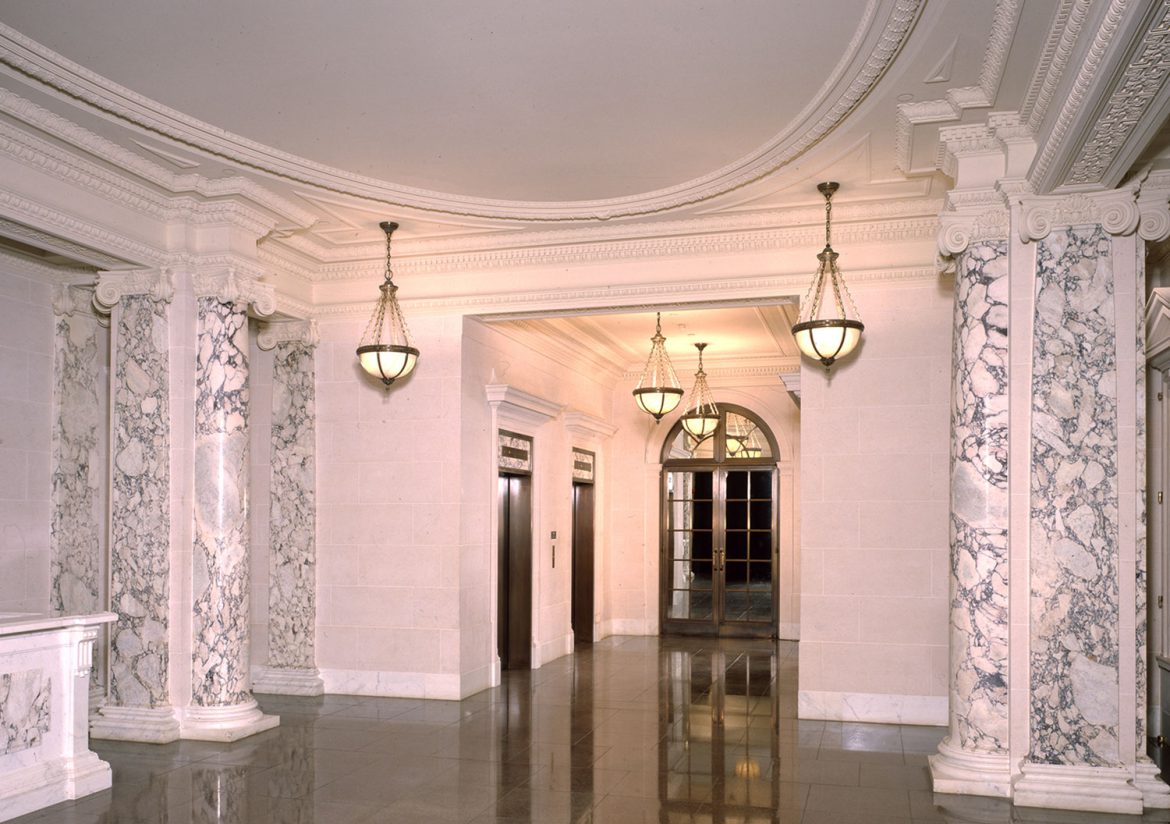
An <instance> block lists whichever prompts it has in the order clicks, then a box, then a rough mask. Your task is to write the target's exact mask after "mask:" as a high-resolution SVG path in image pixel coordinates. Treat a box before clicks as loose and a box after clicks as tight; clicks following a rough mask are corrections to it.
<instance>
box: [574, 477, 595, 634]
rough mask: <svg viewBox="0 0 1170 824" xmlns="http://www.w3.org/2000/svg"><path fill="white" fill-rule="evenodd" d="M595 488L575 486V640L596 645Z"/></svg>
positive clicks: (582, 485) (589, 485)
mask: <svg viewBox="0 0 1170 824" xmlns="http://www.w3.org/2000/svg"><path fill="white" fill-rule="evenodd" d="M593 598H594V595H593V485H592V484H573V610H572V611H573V637H574V638H575V639H576V642H577V643H579V644H581V643H590V644H591V643H593Z"/></svg>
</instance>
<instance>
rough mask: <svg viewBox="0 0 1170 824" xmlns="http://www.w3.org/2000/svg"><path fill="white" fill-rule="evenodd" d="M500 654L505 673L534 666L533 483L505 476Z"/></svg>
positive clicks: (501, 515) (501, 523) (498, 621)
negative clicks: (506, 670) (507, 670)
mask: <svg viewBox="0 0 1170 824" xmlns="http://www.w3.org/2000/svg"><path fill="white" fill-rule="evenodd" d="M497 506H498V508H499V535H498V552H497V555H498V558H499V569H498V575H497V576H496V581H497V592H496V596H497V599H496V603H497V613H496V650H497V651H498V652H499V655H500V666H501V667H502V668H503V669H529V668H530V667H531V666H532V479H531V478H529V477H526V476H521V475H501V476H500V479H499V487H498V494H497Z"/></svg>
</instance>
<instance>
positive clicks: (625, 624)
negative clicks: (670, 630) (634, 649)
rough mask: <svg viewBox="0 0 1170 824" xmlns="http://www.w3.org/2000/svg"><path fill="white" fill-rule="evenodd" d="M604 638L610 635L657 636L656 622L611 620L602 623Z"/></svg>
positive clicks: (635, 619) (624, 619)
mask: <svg viewBox="0 0 1170 824" xmlns="http://www.w3.org/2000/svg"><path fill="white" fill-rule="evenodd" d="M602 626H603V627H604V628H605V630H604V632H605V636H606V637H607V636H610V635H657V634H658V622H657V621H647V620H646V619H644V618H611V619H609V620H608V621H603V622H602Z"/></svg>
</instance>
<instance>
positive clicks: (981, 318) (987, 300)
mask: <svg viewBox="0 0 1170 824" xmlns="http://www.w3.org/2000/svg"><path fill="white" fill-rule="evenodd" d="M1007 254H1008V252H1007V243H1006V242H1004V241H993V242H983V243H974V244H972V245H971V246H970V247H968V249H967V250H966V251H965V252H964V253H963V255H962V256H961V257H960V258H959V261H958V266H957V271H956V274H955V321H954V350H953V357H952V363H953V374H952V384H951V386H952V399H951V400H952V402H951V533H950V537H951V619H950V624H951V644H950V650H951V651H950V656H951V727H952V734H953V735H957V736H958V739H959V740H958V741H957V742H956V743H957V744H958V745H959V746H961V747H962V749H964V750H970V751H976V752H985V753H1006V752H1007V747H1008V540H1007V528H1008V479H1007V469H1008V337H1007V334H1008V330H1007V326H1008V306H1007V296H1008V257H1007Z"/></svg>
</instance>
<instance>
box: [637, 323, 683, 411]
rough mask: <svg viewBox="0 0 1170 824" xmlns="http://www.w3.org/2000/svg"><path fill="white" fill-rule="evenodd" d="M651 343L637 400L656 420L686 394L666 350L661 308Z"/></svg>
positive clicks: (640, 407) (641, 407)
mask: <svg viewBox="0 0 1170 824" xmlns="http://www.w3.org/2000/svg"><path fill="white" fill-rule="evenodd" d="M650 343H651V346H650V357H648V358H647V359H646V368H645V369H643V370H642V377H641V378H639V379H638V388H637V389H635V390H634V400H635V401H636V402H637V404H638V408H639V409H641V410H642V411H643V412H648V413H650V414H651V415H653V416H654V421H655V423H657V422H658V421H661V420H662V416H663V415H665V414H667V413H668V412H672V411H673V410H674V408H675V407H676V406H678V402H679V401H681V400H682V396H683V390H682V384H680V383H679V382H678V375H676V374H675V372H674V365H673V364H672V363H671V362H670V356H669V355H668V354H666V338H664V337H663V336H662V313H661V312H659V313H658V315H657V317H656V318H655V320H654V337H652V338H650Z"/></svg>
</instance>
